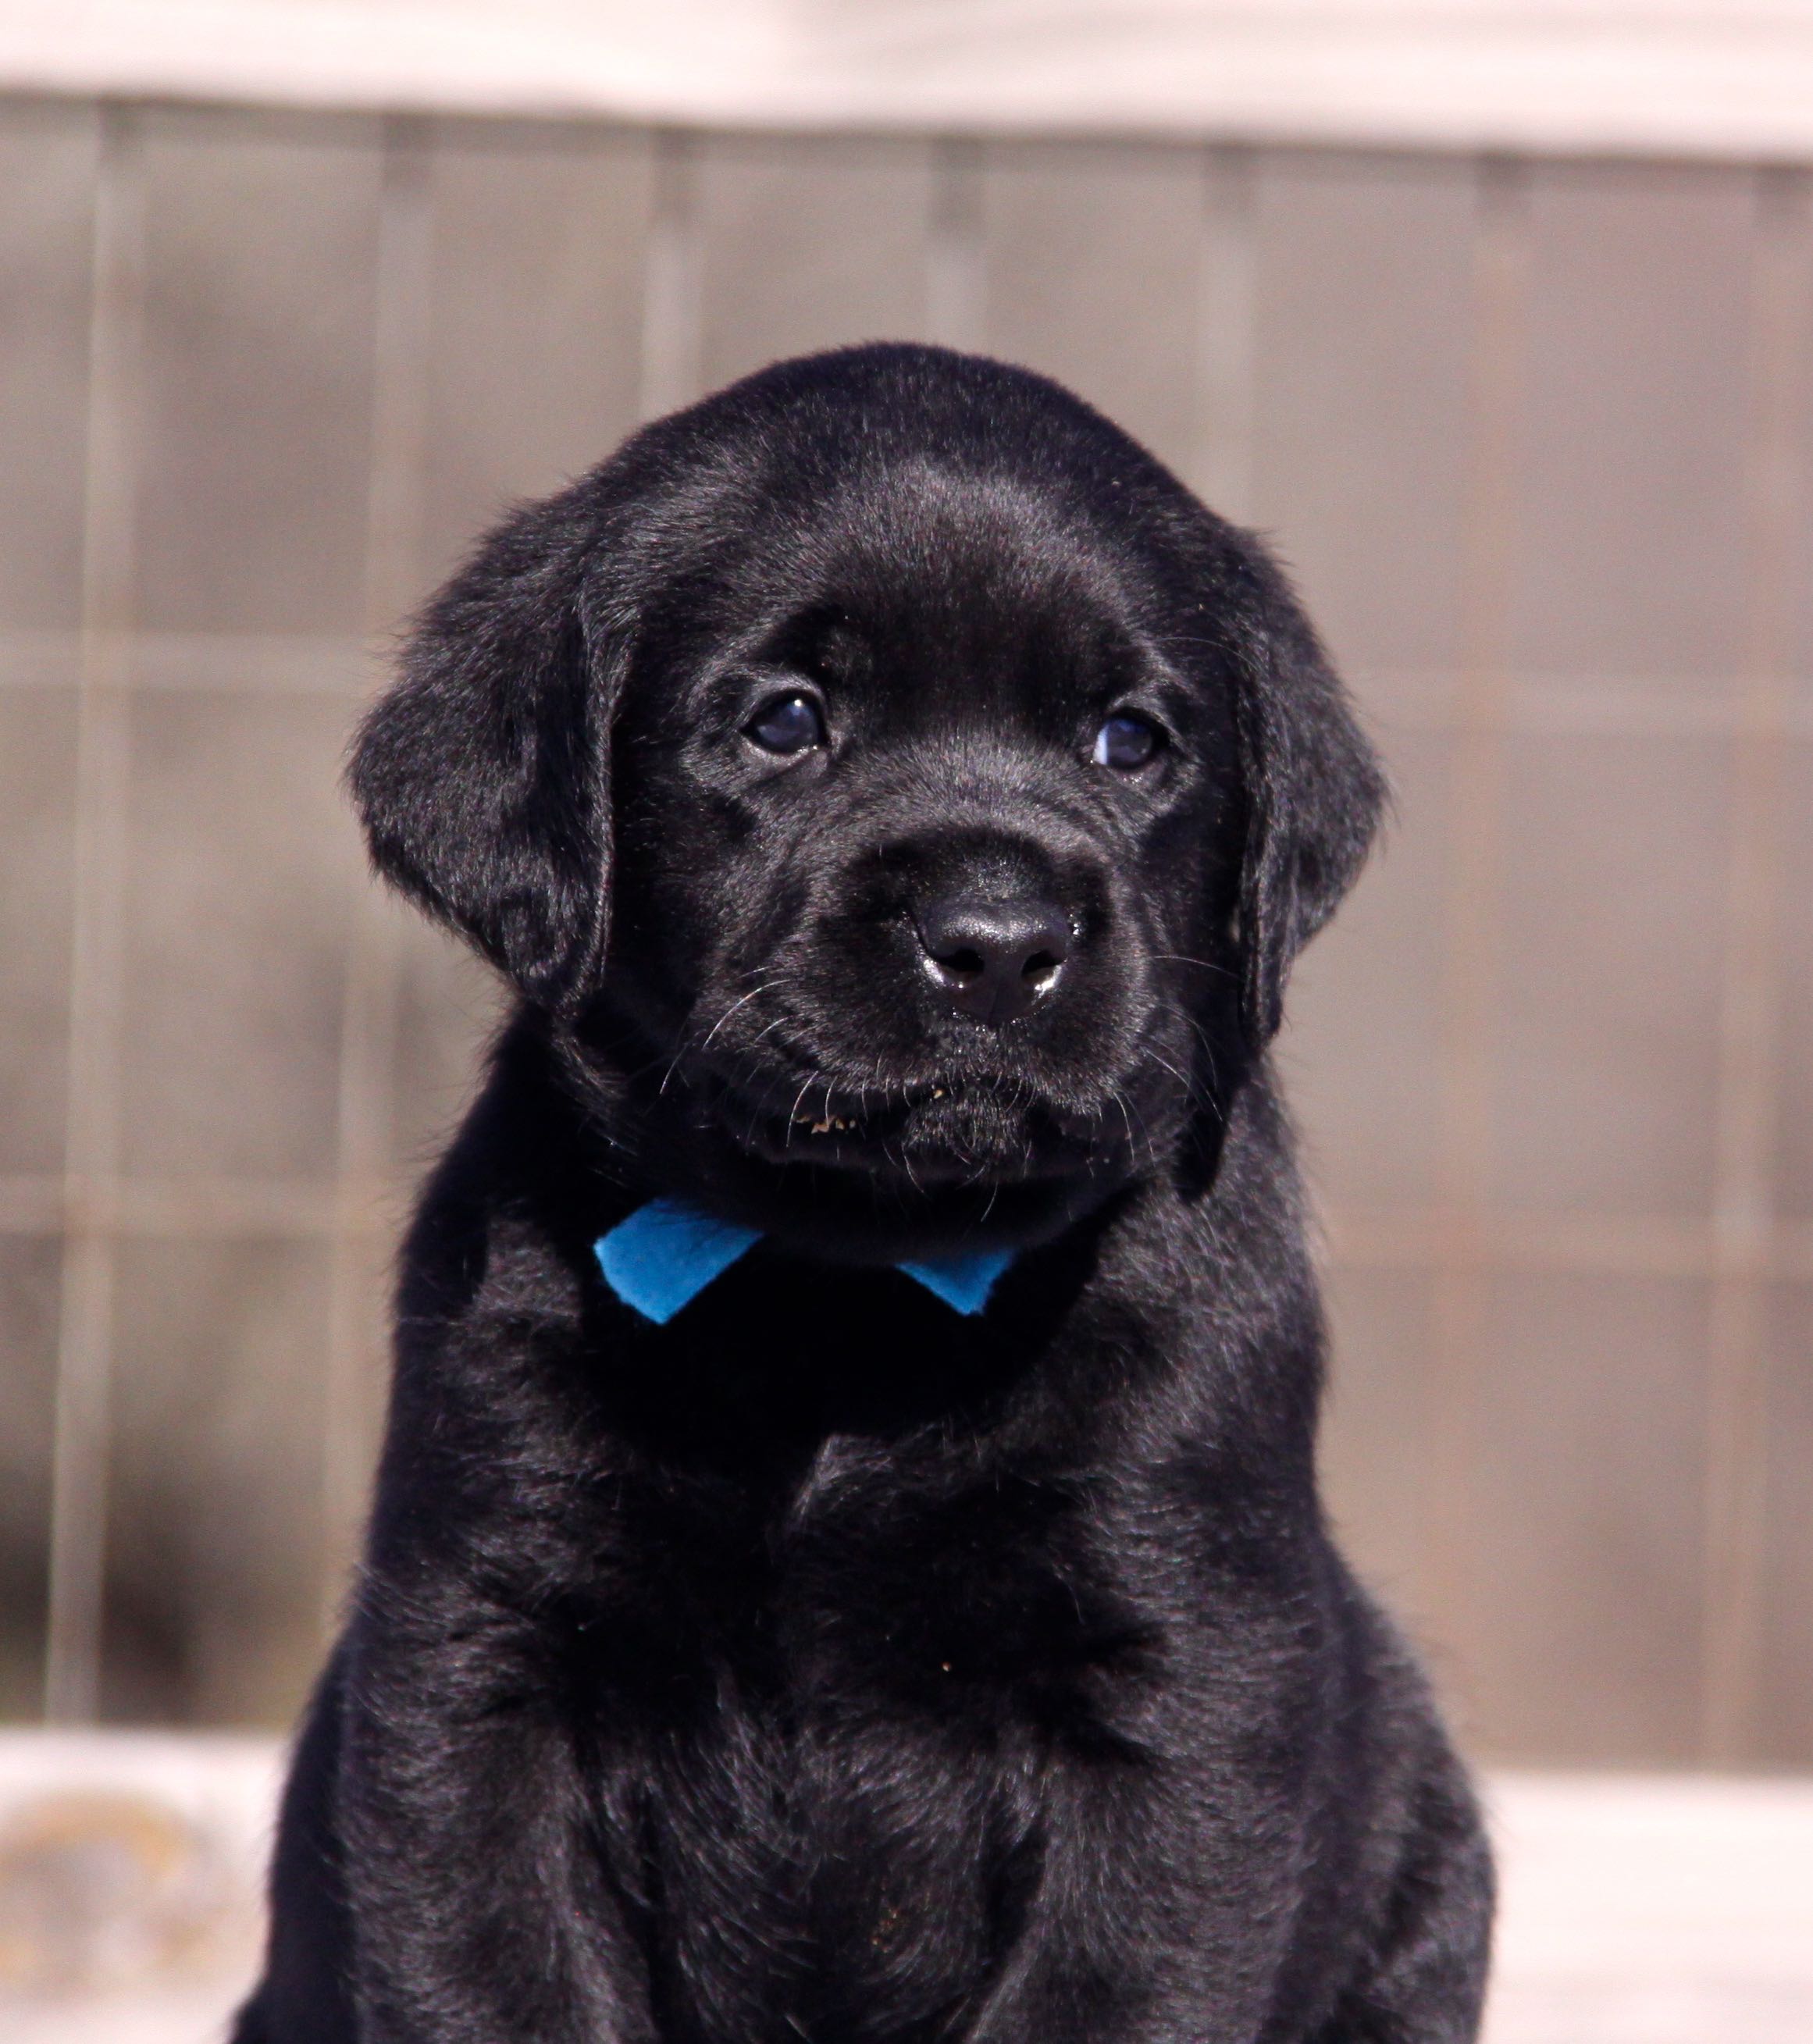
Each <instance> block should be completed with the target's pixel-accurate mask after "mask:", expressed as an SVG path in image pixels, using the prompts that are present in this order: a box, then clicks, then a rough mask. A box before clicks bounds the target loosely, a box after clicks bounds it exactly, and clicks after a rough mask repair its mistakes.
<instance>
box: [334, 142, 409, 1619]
mask: <svg viewBox="0 0 1813 2044" xmlns="http://www.w3.org/2000/svg"><path fill="white" fill-rule="evenodd" d="M430 149H431V144H430V141H429V137H428V130H427V128H426V125H425V123H424V122H423V121H421V120H420V119H419V118H417V117H410V116H405V115H394V116H392V117H390V119H388V120H387V121H386V123H385V124H384V128H383V131H382V143H381V145H380V171H379V184H378V239H377V248H376V253H375V288H374V294H373V299H374V302H373V309H372V310H373V332H372V353H371V363H372V381H371V453H370V463H369V470H368V475H367V514H366V559H365V602H364V608H365V624H366V630H367V639H368V641H370V642H371V643H372V644H382V642H383V640H384V639H385V637H386V635H388V634H389V633H390V632H394V630H395V629H396V628H397V626H398V621H399V620H400V619H401V617H403V616H404V615H405V613H406V612H407V610H408V609H409V605H410V604H411V603H412V601H413V599H414V597H415V594H416V576H417V572H418V562H419V559H420V555H421V504H422V478H423V471H424V457H425V451H426V433H427V421H426V409H427V402H428V390H427V373H428V372H427V348H428V331H429V324H430V317H431V306H430V293H431V289H432V259H433V234H434V221H433V197H432V186H431V171H432V156H431V153H430ZM398 977H399V962H398V956H397V928H396V924H395V923H394V920H393V919H392V917H391V915H390V910H389V905H388V903H387V902H386V900H385V898H384V896H383V893H382V889H380V887H379V886H378V883H377V882H376V880H375V878H373V877H372V876H371V874H369V873H368V872H363V873H362V875H361V882H360V885H359V889H358V892H357V894H356V895H355V898H354V901H353V903H352V915H351V928H350V931H349V932H348V947H347V959H346V977H345V980H344V984H343V987H342V997H341V1008H340V1082H339V1089H338V1093H337V1097H336V1109H335V1181H334V1197H333V1220H332V1234H331V1238H330V1240H331V1247H330V1252H329V1256H330V1260H329V1266H328V1331H327V1356H326V1370H325V1381H324V1384H323V1387H322V1401H321V1408H322V1409H321V1428H322V1442H321V1617H322V1623H323V1626H324V1627H325V1629H327V1630H328V1631H331V1630H332V1628H333V1627H335V1626H336V1624H337V1623H338V1621H339V1619H340V1614H341V1611H342V1608H343V1605H344V1599H345V1596H346V1593H347V1583H348V1577H349V1573H350V1571H351V1566H352V1564H353V1562H354V1559H355V1555H356V1552H357V1544H358V1539H359V1522H360V1520H361V1518H362V1517H363V1511H364V1505H365V1493H366V1487H367V1481H368V1477H369V1473H370V1470H371V1460H372V1455H373V1452H374V1450H375V1445H376V1444H375V1441H374V1440H373V1439H372V1432H373V1415H372V1412H371V1390H372V1387H373V1385H374V1384H375V1383H381V1382H382V1381H383V1377H384V1371H383V1366H382V1363H383V1357H384V1354H385V1352H386V1342H385V1337H384V1330H383V1323H382V1318H381V1317H377V1315H378V1297H376V1296H375V1295H378V1294H381V1292H382V1286H381V1285H380V1284H379V1283H378V1281H377V1273H378V1268H379V1267H380V1266H379V1264H378V1258H377V1257H376V1255H375V1251H376V1250H377V1248H378V1243H379V1242H380V1241H381V1240H382V1234H381V1233H380V1231H379V1228H378V1221H377V1214H376V1212H375V1209H376V1208H379V1207H380V1206H381V1204H382V1202H381V1201H379V1200H378V1199H375V1197H374V1193H373V1189H374V1188H375V1186H377V1185H379V1184H380V1183H381V1182H382V1180H383V1178H384V1176H385V1173H384V1166H385V1163H386V1160H387V1159H388V1158H389V1156H390V1151H391V1147H392V1137H393V1133H394V1126H395V1120H396V1101H395V1090H396V1060H397V1056H398V1003H399V1000H400V997H401V990H400V987H399V985H398Z"/></svg>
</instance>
